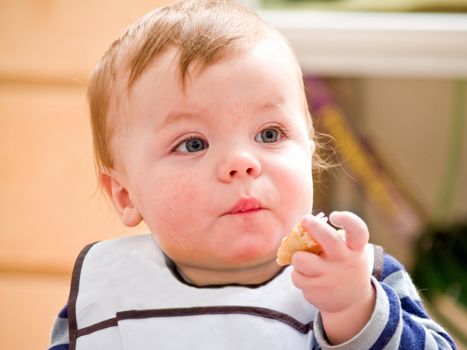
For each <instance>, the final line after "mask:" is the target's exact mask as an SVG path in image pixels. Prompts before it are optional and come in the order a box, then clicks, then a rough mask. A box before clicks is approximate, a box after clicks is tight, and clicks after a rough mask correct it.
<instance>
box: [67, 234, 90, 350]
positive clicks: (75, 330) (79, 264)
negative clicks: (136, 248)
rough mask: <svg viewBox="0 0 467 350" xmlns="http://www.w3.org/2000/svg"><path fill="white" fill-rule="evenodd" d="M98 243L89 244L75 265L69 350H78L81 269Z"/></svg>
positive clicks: (69, 302)
mask: <svg viewBox="0 0 467 350" xmlns="http://www.w3.org/2000/svg"><path fill="white" fill-rule="evenodd" d="M96 243H97V242H94V243H91V244H88V245H87V246H86V247H84V248H83V249H82V250H81V252H80V253H79V255H78V258H77V259H76V262H75V265H74V266H73V273H72V275H71V287H70V295H69V297H68V306H67V309H68V330H69V337H70V348H69V350H75V349H76V338H78V332H79V331H78V323H77V320H76V300H77V299H78V292H79V282H80V276H81V269H82V268H83V262H84V257H85V256H86V254H87V253H88V252H89V250H90V249H91V248H92V246H93V245H94V244H96Z"/></svg>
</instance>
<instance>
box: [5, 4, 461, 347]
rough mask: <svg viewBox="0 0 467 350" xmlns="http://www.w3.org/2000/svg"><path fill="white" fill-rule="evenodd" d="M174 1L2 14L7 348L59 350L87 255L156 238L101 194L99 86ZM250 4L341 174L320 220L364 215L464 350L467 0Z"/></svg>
mask: <svg viewBox="0 0 467 350" xmlns="http://www.w3.org/2000/svg"><path fill="white" fill-rule="evenodd" d="M167 2H169V1H149V0H134V1H132V2H131V3H130V2H114V1H112V2H111V1H109V0H102V1H98V2H96V1H91V0H81V1H77V0H53V1H52V0H40V1H39V0H20V1H17V0H0V169H1V171H0V349H44V348H46V347H47V345H48V340H49V332H50V328H51V326H52V322H53V320H54V318H55V316H56V314H57V313H58V311H59V310H60V309H61V307H62V306H63V305H64V304H65V303H66V300H67V293H68V288H69V279H70V273H71V269H72V266H73V262H74V260H75V257H76V255H77V254H78V253H79V251H80V249H81V248H82V247H83V246H84V245H86V244H87V243H90V242H93V241H96V240H103V239H107V238H111V237H116V236H120V235H126V234H130V233H134V232H145V231H146V229H145V227H143V226H140V227H136V228H133V229H131V230H130V229H128V228H125V227H124V226H123V225H121V224H120V222H119V221H118V218H117V217H116V215H115V214H114V213H113V210H112V208H111V207H110V205H109V203H108V202H107V201H106V200H105V198H104V197H103V195H102V194H101V192H100V191H99V188H98V186H97V183H96V176H95V172H94V166H93V159H92V141H91V133H90V126H89V123H88V111H87V106H86V84H87V80H88V75H89V73H90V71H91V70H92V68H93V66H94V64H95V63H96V61H97V60H98V59H99V58H100V56H101V55H102V53H103V52H104V51H105V49H106V48H107V47H108V46H109V45H110V43H111V42H112V41H113V40H114V39H115V38H116V37H117V36H118V35H119V34H120V33H121V32H122V30H123V29H124V27H125V26H126V25H128V24H129V23H131V22H133V21H134V20H135V19H136V18H138V17H139V16H140V15H142V14H144V13H146V12H147V11H149V10H150V9H152V8H154V7H156V6H160V5H162V4H164V3H167ZM239 2H242V3H243V4H244V5H246V6H251V7H253V8H255V9H257V10H258V12H259V13H260V15H261V16H263V17H264V18H265V19H266V20H267V21H269V22H270V23H272V24H273V25H274V26H276V27H277V28H278V29H279V30H280V31H281V32H283V33H284V35H285V36H287V37H288V39H289V40H290V43H291V45H292V46H293V48H294V49H295V51H296V53H297V57H298V59H299V61H300V64H301V65H302V67H303V70H304V73H305V76H306V85H307V90H308V92H309V102H310V108H311V110H312V114H313V117H314V118H315V121H316V127H317V129H318V130H319V131H320V132H322V133H324V134H326V135H328V136H327V137H323V139H322V141H323V143H324V144H325V146H327V150H326V149H325V152H324V153H323V156H325V157H328V158H329V159H330V160H332V161H333V162H334V163H338V164H339V166H337V167H334V168H332V169H330V171H328V172H325V173H322V174H320V175H319V176H316V177H315V181H316V186H317V190H316V198H315V211H316V212H318V211H325V212H329V211H330V210H333V209H348V210H353V211H355V212H357V213H358V214H360V215H361V216H363V217H364V218H365V220H367V222H368V224H369V226H370V230H371V240H372V242H373V243H376V244H381V245H383V246H384V247H385V249H386V250H387V251H388V252H389V253H391V254H393V255H395V256H396V257H397V258H398V259H400V260H401V261H402V262H403V263H404V264H406V266H407V268H408V269H409V271H410V272H411V273H412V275H413V277H414V279H415V281H416V282H417V286H418V287H419V288H420V290H421V292H422V295H423V297H424V298H425V299H426V302H427V305H428V307H429V309H430V312H431V313H432V315H433V316H434V317H435V318H437V319H438V320H439V321H440V322H441V323H442V324H443V325H444V326H446V327H447V328H448V329H450V330H451V332H452V334H453V335H454V336H455V337H456V339H457V341H458V343H459V347H460V348H461V349H462V348H465V344H464V345H462V344H463V343H465V341H466V334H467V326H466V325H467V313H466V308H467V303H466V293H467V287H466V284H467V276H466V274H465V267H466V266H467V265H466V264H467V260H466V259H467V258H466V256H467V200H466V198H467V112H466V101H467V88H466V86H465V85H466V83H465V81H466V79H467V2H466V1H454V0H452V1H446V0H444V1H422V0H413V1H405V0H398V1H396V0H393V1H391V0H386V1H383V0H380V1H362V0H360V1H359V0H353V1H339V0H334V1H307V0H264V1H260V0H250V1H249V0H243V1H239ZM333 150H334V151H333ZM25 330H27V332H25Z"/></svg>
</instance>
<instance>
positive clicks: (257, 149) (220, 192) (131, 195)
mask: <svg viewBox="0 0 467 350" xmlns="http://www.w3.org/2000/svg"><path fill="white" fill-rule="evenodd" d="M291 62H292V61H291V58H290V57H289V56H288V54H287V53H286V52H285V51H284V50H283V49H281V48H279V47H278V45H277V44H276V43H273V42H270V41H265V42H262V43H260V44H257V45H256V46H255V47H253V48H251V49H248V50H245V51H243V52H241V53H238V54H236V55H234V56H229V57H227V58H225V59H223V60H221V61H219V62H218V63H216V64H214V65H211V66H209V67H207V68H206V69H204V70H203V71H202V72H201V73H196V72H194V71H191V76H190V77H187V80H186V85H185V90H184V91H183V89H182V86H181V83H180V81H179V74H178V72H177V71H176V64H175V50H169V51H168V52H166V53H164V55H163V56H162V57H159V58H158V59H157V60H156V62H155V63H153V64H152V65H150V66H149V67H148V69H147V70H146V71H145V72H144V73H143V75H142V76H141V78H139V79H138V80H137V81H136V83H135V85H134V87H133V90H132V93H131V95H130V98H129V99H128V101H127V106H126V107H125V110H124V111H123V112H124V113H126V118H127V120H128V122H125V124H124V125H123V126H122V127H121V128H120V129H119V131H118V133H117V135H116V136H115V140H114V141H115V142H114V150H115V154H116V158H117V159H118V161H117V165H116V170H115V172H114V177H115V178H116V179H117V180H118V182H119V183H120V184H121V185H122V186H123V187H124V188H125V190H126V191H127V194H128V198H127V199H126V200H127V203H130V205H132V206H134V208H135V209H134V210H137V211H138V213H139V215H141V217H142V218H143V220H144V221H145V222H146V224H147V225H148V226H149V228H150V229H151V231H152V232H153V234H154V236H155V238H156V240H157V242H158V243H159V245H160V246H161V248H162V249H163V250H164V251H165V253H166V254H167V255H168V256H169V257H171V258H172V259H173V260H174V261H175V262H176V263H177V264H178V265H179V266H181V267H183V266H190V267H195V268H199V269H206V270H209V269H213V268H214V269H221V270H225V271H228V270H230V269H238V268H249V267H254V266H257V265H258V266H259V265H260V264H275V256H276V251H277V247H278V246H279V243H280V241H281V239H282V237H283V236H284V235H285V234H287V233H288V231H289V230H291V228H292V227H293V226H294V225H295V224H296V223H297V222H298V221H299V220H300V219H301V217H302V216H303V215H305V214H306V213H309V212H310V210H311V205H312V192H313V190H312V176H311V167H312V165H311V159H312V151H313V147H314V146H313V144H312V142H311V141H310V140H309V137H308V133H307V123H306V118H305V114H304V110H303V109H304V104H303V92H302V91H301V87H300V83H299V77H298V74H297V70H296V68H295V66H294V65H293V64H292V63H291Z"/></svg>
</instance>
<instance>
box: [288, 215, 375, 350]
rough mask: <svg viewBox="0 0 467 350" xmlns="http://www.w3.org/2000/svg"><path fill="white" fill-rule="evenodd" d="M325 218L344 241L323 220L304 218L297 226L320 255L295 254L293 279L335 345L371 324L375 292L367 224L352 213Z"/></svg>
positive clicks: (310, 216)
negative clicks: (342, 232) (319, 249)
mask: <svg viewBox="0 0 467 350" xmlns="http://www.w3.org/2000/svg"><path fill="white" fill-rule="evenodd" d="M329 220H330V222H331V223H332V224H333V225H334V226H336V227H340V228H342V229H344V230H345V241H344V240H342V239H341V238H340V237H339V235H338V234H337V232H336V230H335V229H334V228H333V227H332V226H330V225H329V224H327V223H326V222H325V221H324V220H320V219H319V218H316V217H314V216H312V215H307V216H306V217H305V218H304V219H303V221H302V222H301V225H302V226H303V227H304V228H305V229H306V230H307V231H308V232H309V233H310V234H311V236H312V237H313V238H314V239H315V240H316V241H317V242H318V243H319V244H320V245H321V247H322V249H323V251H322V253H320V254H319V255H315V254H311V253H307V252H296V253H295V254H294V255H293V258H292V265H293V267H294V271H293V273H292V280H293V283H294V284H295V286H297V288H300V289H301V290H302V292H303V295H304V297H305V298H306V299H307V300H308V301H309V302H310V303H312V304H313V305H314V306H316V308H318V309H319V310H320V312H321V316H322V320H323V326H324V328H325V330H326V335H327V337H328V339H329V340H330V341H331V342H332V343H334V344H337V343H340V342H343V341H345V340H348V339H350V338H351V337H353V336H354V335H356V334H357V333H358V332H359V331H360V329H361V328H363V326H364V325H365V324H366V322H367V321H368V320H369V318H370V316H371V313H372V311H373V308H374V302H375V292H374V290H373V287H372V285H371V281H370V272H369V268H368V261H367V256H366V253H365V246H366V244H367V243H368V237H369V234H368V228H367V226H366V224H365V222H364V221H363V220H362V219H360V218H359V217H358V216H356V215H355V214H352V213H350V212H333V213H331V215H330V216H329Z"/></svg>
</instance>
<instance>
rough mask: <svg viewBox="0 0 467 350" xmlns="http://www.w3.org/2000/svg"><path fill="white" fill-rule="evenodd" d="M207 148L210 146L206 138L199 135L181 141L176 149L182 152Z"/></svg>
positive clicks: (192, 151)
mask: <svg viewBox="0 0 467 350" xmlns="http://www.w3.org/2000/svg"><path fill="white" fill-rule="evenodd" d="M206 148H208V144H207V142H206V141H205V140H203V139H202V138H199V137H190V138H187V139H185V140H183V141H182V142H180V143H179V144H178V145H177V146H176V147H175V151H176V152H180V153H194V152H200V151H202V150H204V149H206Z"/></svg>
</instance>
